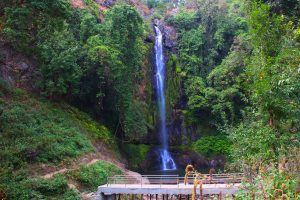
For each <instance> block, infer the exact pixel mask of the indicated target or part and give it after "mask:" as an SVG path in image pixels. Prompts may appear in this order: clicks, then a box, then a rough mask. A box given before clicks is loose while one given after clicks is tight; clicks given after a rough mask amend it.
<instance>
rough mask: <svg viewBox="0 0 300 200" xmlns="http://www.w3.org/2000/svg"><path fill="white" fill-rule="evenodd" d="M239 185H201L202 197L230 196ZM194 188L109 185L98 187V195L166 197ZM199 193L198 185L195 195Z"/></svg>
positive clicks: (183, 186)
mask: <svg viewBox="0 0 300 200" xmlns="http://www.w3.org/2000/svg"><path fill="white" fill-rule="evenodd" d="M239 186H240V184H239V183H234V184H203V186H202V188H203V195H206V194H211V195H212V194H220V193H222V194H223V195H227V194H229V195H232V194H235V193H236V192H237V191H238V189H239ZM193 188H194V186H193V185H192V184H188V185H184V184H178V185H175V184H172V185H163V184H162V185H159V184H158V185H155V184H143V185H141V184H109V185H102V186H99V187H98V192H97V193H98V194H100V193H102V194H104V195H112V194H168V195H179V194H181V195H190V194H192V191H193ZM198 192H199V185H198V187H197V193H198Z"/></svg>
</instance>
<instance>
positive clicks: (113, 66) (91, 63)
mask: <svg viewBox="0 0 300 200" xmlns="http://www.w3.org/2000/svg"><path fill="white" fill-rule="evenodd" d="M86 5H87V8H86V9H84V10H80V9H75V8H73V7H71V5H70V3H69V1H68V0H51V1H47V2H40V1H36V0H32V1H5V2H4V3H1V5H0V9H1V11H3V12H1V13H3V14H2V15H1V21H2V23H3V28H2V31H1V32H0V34H1V36H2V37H4V38H5V39H6V40H7V41H10V43H11V45H12V46H13V47H14V48H16V49H17V50H18V51H20V52H22V53H24V54H25V53H26V54H27V55H29V56H32V57H34V58H36V60H37V62H38V68H37V71H36V74H37V77H40V78H37V80H36V87H38V88H39V89H40V90H41V93H43V94H44V95H46V96H47V97H50V98H52V99H61V98H62V97H72V98H68V99H72V100H71V101H72V102H73V103H75V104H77V105H80V106H81V107H83V108H84V109H87V110H89V111H91V112H92V114H94V115H96V116H101V117H102V118H103V119H105V117H104V116H103V115H105V114H107V115H108V116H113V117H111V118H110V120H107V122H108V123H109V125H110V126H111V127H112V128H113V129H116V130H117V133H118V136H120V137H121V138H123V139H129V140H132V139H133V138H134V139H136V140H138V139H139V138H141V137H143V136H144V135H145V134H146V131H147V123H146V116H145V114H144V111H143V110H142V106H141V103H140V102H139V100H138V99H136V98H135V92H136V89H137V85H136V84H137V83H139V81H140V79H141V77H140V73H141V67H140V66H141V62H142V58H143V57H144V55H145V54H146V51H145V49H144V47H143V37H144V24H143V19H142V18H141V17H140V15H139V13H138V12H137V11H136V10H135V9H134V8H133V7H132V6H129V5H126V4H120V5H116V6H114V7H113V8H112V9H110V10H109V11H108V12H107V13H106V14H105V16H103V14H102V13H100V12H99V10H97V5H96V4H95V2H93V1H86ZM100 15H101V17H105V21H104V22H103V23H98V21H99V17H100ZM128 49H130V51H128ZM73 99H74V100H73ZM111 114H112V115H111ZM137 122H138V123H139V124H137Z"/></svg>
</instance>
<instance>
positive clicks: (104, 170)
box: [67, 161, 122, 192]
mask: <svg viewBox="0 0 300 200" xmlns="http://www.w3.org/2000/svg"><path fill="white" fill-rule="evenodd" d="M117 174H122V171H121V170H120V169H119V168H117V167H116V166H115V165H113V164H110V163H107V162H104V161H98V162H96V163H93V164H91V165H87V166H81V167H80V168H79V169H77V170H75V171H71V172H69V173H68V175H67V176H68V177H69V178H71V179H73V180H75V181H77V182H79V184H80V188H81V190H83V191H90V192H92V191H96V190H97V188H98V186H99V185H103V184H105V183H107V178H108V177H111V176H114V175H117Z"/></svg>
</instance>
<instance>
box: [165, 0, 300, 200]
mask: <svg viewBox="0 0 300 200" xmlns="http://www.w3.org/2000/svg"><path fill="white" fill-rule="evenodd" d="M299 5H300V3H299V1H298V2H297V1H293V0H291V1H265V2H261V1H255V0H252V1H250V0H249V1H248V0H245V1H235V0H232V1H227V3H221V2H218V1H212V0H199V1H188V2H187V6H192V7H193V9H184V8H182V11H181V12H179V13H177V14H176V15H175V16H171V17H170V18H169V19H168V22H169V24H171V25H173V26H175V28H176V29H177V31H178V40H177V42H178V44H177V47H178V53H179V60H180V66H181V68H182V69H181V70H182V76H181V78H182V82H183V86H184V89H185V90H184V94H185V97H186V99H187V104H186V110H185V111H184V113H185V123H186V124H187V125H192V126H194V127H199V126H200V124H203V123H204V122H205V121H204V120H203V119H204V117H205V118H206V120H208V121H209V124H210V126H214V127H216V128H217V130H218V131H219V133H220V134H223V135H224V133H225V135H224V136H217V137H226V135H227V136H229V138H230V140H231V141H232V151H228V153H230V154H231V155H230V156H231V158H232V160H234V161H235V162H236V163H237V166H236V167H237V168H238V169H240V170H244V171H245V172H246V173H247V174H248V173H249V182H248V185H247V186H246V188H245V190H244V192H245V191H246V193H244V194H242V195H241V196H239V198H240V199H248V198H249V199H251V198H252V197H251V193H252V192H254V193H256V195H257V196H256V197H257V198H258V199H260V198H261V199H264V198H265V199H266V198H272V197H274V195H275V196H276V195H277V197H278V195H279V194H275V193H276V189H277V190H278V191H281V190H282V192H283V194H284V195H287V196H288V197H290V198H296V197H295V191H296V188H295V186H296V185H297V182H298V185H299V183H300V182H299V181H300V178H299V175H298V174H299V173H297V172H299V157H297V156H296V155H295V154H297V153H295V151H296V152H297V151H298V152H299V145H300V144H299V134H300V132H299V130H300V127H299V124H300V123H299V119H300V118H299V117H300V101H299V99H300V98H299V94H300V91H299V89H300V87H299V86H300V74H299V72H300V69H299V59H300V50H299V46H300V44H299V20H300V19H299V9H298V8H299ZM295 9H298V11H296V10H295ZM205 123H206V122H205ZM196 130H197V128H196ZM212 137H214V136H207V137H203V138H201V139H199V140H198V141H197V142H195V143H194V145H193V148H194V149H195V150H196V151H198V152H201V153H206V154H209V153H211V154H212V153H213V152H218V151H219V150H220V148H219V146H223V145H221V144H223V143H221V144H220V142H219V140H218V139H217V138H214V139H212ZM225 141H226V140H225ZM228 144H229V143H228V142H224V145H225V146H227V145H228ZM225 146H224V147H222V149H223V150H225V151H226V149H227V147H225ZM218 153H219V152H218ZM257 166H259V167H260V170H258V173H257V171H256V168H257ZM268 166H273V167H272V168H271V167H270V169H268ZM276 166H277V168H278V166H281V167H279V170H278V169H276ZM288 166H289V167H288ZM292 166H293V167H292ZM251 174H256V175H257V176H255V178H253V177H252V178H253V179H252V178H251V176H250V175H251ZM284 177H288V178H285V179H284ZM262 182H263V184H262V185H263V186H262V185H261V183H262ZM280 184H283V185H280ZM249 191H250V192H249ZM278 191H277V192H278ZM247 194H250V195H247ZM274 198H275V197H274Z"/></svg>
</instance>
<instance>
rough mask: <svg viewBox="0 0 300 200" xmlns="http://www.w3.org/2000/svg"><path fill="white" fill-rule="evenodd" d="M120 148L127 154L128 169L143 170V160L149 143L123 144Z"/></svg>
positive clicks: (148, 148)
mask: <svg viewBox="0 0 300 200" xmlns="http://www.w3.org/2000/svg"><path fill="white" fill-rule="evenodd" d="M122 150H123V151H124V153H125V154H126V155H127V159H128V162H129V167H130V169H133V170H137V171H143V170H145V169H144V167H145V165H144V162H145V158H146V155H147V153H148V152H149V150H150V146H149V145H145V144H139V145H136V144H126V145H124V147H123V148H122Z"/></svg>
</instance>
